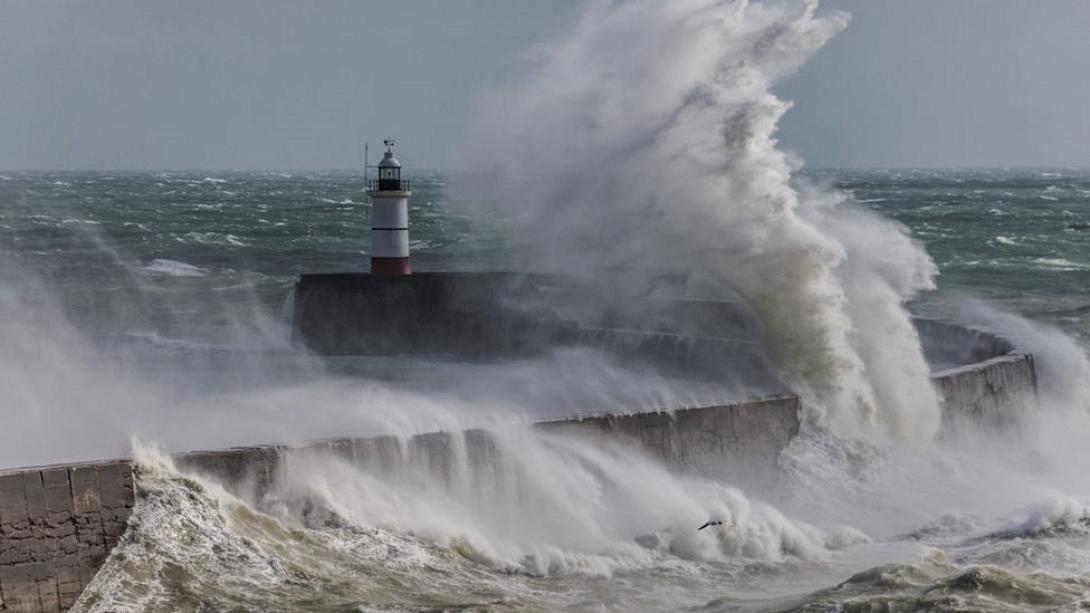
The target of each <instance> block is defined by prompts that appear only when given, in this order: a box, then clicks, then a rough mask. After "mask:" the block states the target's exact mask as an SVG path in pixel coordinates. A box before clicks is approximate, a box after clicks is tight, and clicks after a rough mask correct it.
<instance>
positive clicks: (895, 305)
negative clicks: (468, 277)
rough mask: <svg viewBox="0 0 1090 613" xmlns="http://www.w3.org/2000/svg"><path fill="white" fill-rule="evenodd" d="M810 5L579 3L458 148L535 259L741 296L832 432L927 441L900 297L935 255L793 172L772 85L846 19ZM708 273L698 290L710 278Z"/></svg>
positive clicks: (921, 369)
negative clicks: (486, 180) (484, 178)
mask: <svg viewBox="0 0 1090 613" xmlns="http://www.w3.org/2000/svg"><path fill="white" fill-rule="evenodd" d="M816 8H817V3H816V2H815V1H804V2H783V3H751V2H746V1H742V0H686V1H679V2H657V1H654V0H636V1H632V2H620V3H613V2H595V3H592V4H590V5H589V7H588V8H587V9H586V10H585V11H584V12H583V13H582V14H581V16H580V17H579V19H578V21H577V23H575V24H574V26H573V27H571V28H570V29H569V30H568V31H566V32H565V33H564V34H562V35H561V36H560V37H558V38H557V39H555V40H553V41H551V42H548V43H546V44H544V45H541V46H540V47H539V48H537V49H536V50H535V52H534V53H533V55H532V58H531V66H530V67H529V70H528V72H527V75H526V76H525V77H524V78H523V79H521V80H520V81H518V82H517V83H515V84H513V85H510V86H508V87H505V88H502V89H500V90H498V91H495V92H492V93H491V94H490V95H489V96H488V97H486V98H485V99H484V101H483V103H482V106H481V110H480V114H479V117H480V119H479V123H478V127H477V129H476V132H475V139H474V142H473V144H472V146H471V150H472V151H473V155H472V156H470V157H471V158H472V159H474V160H492V161H495V164H494V166H492V167H491V168H489V169H488V170H489V171H491V173H492V174H491V175H490V179H491V181H492V182H493V183H494V184H495V185H497V186H498V187H497V190H498V191H499V194H500V195H499V198H498V201H500V202H502V204H503V206H504V207H508V208H509V209H511V210H513V212H512V213H510V214H511V216H512V217H513V218H514V220H515V224H516V228H517V229H519V230H521V239H522V242H523V243H524V244H525V245H526V247H527V248H528V249H532V250H533V252H534V253H535V254H536V255H537V259H536V260H535V261H536V262H538V264H539V265H540V266H542V267H547V268H551V269H553V270H558V271H562V272H565V273H575V274H582V275H585V276H588V277H591V278H596V279H599V280H601V279H607V278H608V279H611V281H610V282H611V283H613V284H615V285H617V286H618V291H619V292H621V293H622V294H624V293H627V294H629V295H638V294H640V293H643V292H646V291H647V289H648V287H649V286H651V285H653V284H654V283H655V281H656V280H659V279H663V278H679V277H680V278H687V279H688V283H689V287H690V289H691V290H692V289H693V288H696V287H703V288H704V289H703V290H702V291H713V292H714V291H720V292H721V291H724V290H723V288H725V287H730V288H734V289H735V290H737V291H739V292H740V293H741V294H742V295H743V296H744V297H745V298H746V299H747V300H748V301H749V302H750V303H751V304H752V305H753V306H754V307H755V308H756V310H757V311H758V313H759V315H760V316H761V318H762V319H763V321H764V323H765V324H766V325H767V329H768V337H769V345H770V352H771V354H772V357H773V358H774V359H775V360H777V361H778V363H779V364H780V366H781V367H782V368H783V370H784V371H785V373H786V375H787V377H788V378H789V379H790V380H791V381H792V382H793V383H794V384H795V385H796V387H798V388H800V389H801V390H802V391H804V392H805V393H806V394H807V395H808V396H809V397H810V400H811V402H810V405H811V407H814V408H817V409H819V411H820V415H819V418H820V419H821V420H823V421H824V422H826V423H828V424H829V425H831V426H832V427H834V428H835V429H836V430H837V431H839V432H841V433H843V434H860V433H865V434H878V435H880V436H884V435H888V436H891V437H893V438H895V439H898V440H905V441H916V442H924V441H929V440H930V439H931V438H932V436H933V435H934V433H935V431H936V429H937V427H938V408H937V402H936V398H935V395H934V393H933V392H932V391H931V388H930V385H929V383H928V381H927V367H926V364H925V362H924V358H923V355H922V352H921V350H920V347H919V341H918V338H917V336H916V332H915V330H914V329H913V328H912V326H911V323H910V321H909V318H908V315H907V313H906V312H905V310H904V308H903V307H902V304H903V302H904V301H905V300H906V299H908V298H909V297H911V296H912V295H913V294H914V293H915V292H917V291H920V290H922V289H927V288H930V287H932V282H931V277H932V275H933V274H934V266H933V264H932V263H931V261H930V259H929V258H928V257H927V255H926V254H925V253H924V251H923V250H922V248H921V247H920V246H919V245H918V244H916V243H915V242H913V241H911V240H910V239H909V238H908V237H907V236H906V233H905V231H904V229H903V228H902V227H900V226H899V225H898V224H896V223H893V222H889V221H882V220H879V219H877V218H876V217H874V216H869V215H866V214H864V213H863V212H861V211H859V210H856V209H855V208H854V207H853V206H852V205H851V203H849V202H847V201H846V200H845V198H844V197H843V196H840V195H829V194H822V193H818V192H816V191H815V190H812V189H811V190H808V191H806V192H802V193H800V192H799V191H798V190H796V189H795V188H794V187H793V186H792V174H793V172H794V171H796V170H797V169H798V167H799V163H798V161H797V160H796V159H794V158H793V157H792V156H791V155H789V154H787V153H785V152H784V151H782V150H781V149H779V148H778V146H777V142H776V138H775V132H776V125H777V122H778V120H779V119H780V117H781V116H782V115H783V113H784V112H786V111H787V109H788V108H789V105H788V103H786V102H784V101H782V100H780V99H778V98H777V97H776V96H775V95H774V94H773V93H772V92H771V90H770V88H771V86H772V85H773V84H774V83H775V82H776V81H777V80H779V79H781V78H783V77H785V76H787V75H789V74H790V73H792V72H793V71H794V70H796V69H797V68H798V67H799V66H800V65H801V64H802V63H803V62H805V60H806V59H808V58H809V57H810V56H811V55H812V54H813V53H814V52H816V51H817V50H818V49H819V48H820V47H821V46H822V45H823V44H824V43H825V42H826V41H827V40H829V39H830V38H831V37H832V36H834V35H835V34H836V33H837V32H839V31H840V30H841V29H842V28H843V27H844V26H845V24H846V23H847V17H846V16H845V15H844V14H841V13H836V12H833V13H829V14H826V15H824V16H819V15H817V14H816ZM708 288H711V289H710V290H709V289H708Z"/></svg>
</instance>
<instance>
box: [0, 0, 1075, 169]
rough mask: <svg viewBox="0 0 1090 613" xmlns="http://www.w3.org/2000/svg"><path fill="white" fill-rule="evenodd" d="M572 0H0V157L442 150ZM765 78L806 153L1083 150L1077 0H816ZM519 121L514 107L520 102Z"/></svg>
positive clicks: (220, 158)
mask: <svg viewBox="0 0 1090 613" xmlns="http://www.w3.org/2000/svg"><path fill="white" fill-rule="evenodd" d="M578 5H579V3H578V2H576V1H574V0H549V1H543V0H464V1H460V0H433V1H427V2H425V1H406V0H400V1H397V2H392V1H383V2H378V1H375V2H370V1H360V2H356V1H349V0H345V1H331V0H324V1H322V2H301V1H299V2H297V1H294V0H293V1H290V2H289V1H286V0H250V1H245V2H243V1H223V2H221V1H212V0H169V1H167V0H161V1H160V0H131V1H120V0H102V1H99V2H84V1H73V2H56V1H53V0H0V169H28V168H29V169H53V168H163V169H166V168H202V169H203V168H209V169H210V168H345V167H352V166H356V165H359V164H360V163H361V162H362V143H363V141H364V140H370V141H371V142H372V143H373V144H376V143H378V141H380V140H381V139H382V138H383V137H384V136H387V135H393V136H396V137H397V138H398V139H399V140H400V142H401V143H402V146H401V156H402V157H403V158H405V161H406V162H409V161H410V160H411V164H412V165H413V166H417V167H423V166H428V167H443V166H445V165H447V164H449V163H450V162H451V156H452V155H454V154H455V151H456V150H457V143H458V139H459V135H460V133H461V132H462V131H463V130H464V129H465V126H466V124H467V122H468V121H469V119H470V117H471V115H472V113H473V109H474V101H475V97H476V95H477V94H478V92H480V91H481V89H482V88H485V87H488V86H490V85H494V84H498V83H502V82H503V81H504V80H505V79H507V78H509V77H510V76H511V75H513V74H517V71H518V70H519V69H520V66H521V64H520V60H519V54H520V53H521V51H522V50H523V49H524V48H525V47H526V46H527V45H528V44H530V43H531V42H533V41H535V40H540V39H542V38H543V37H547V36H548V35H549V34H550V33H551V32H554V31H556V30H557V29H559V28H563V27H565V25H566V24H567V23H569V22H570V20H571V19H572V16H573V14H574V13H575V11H576V9H577V7H578ZM822 7H823V8H824V9H826V10H827V9H831V8H839V9H844V10H847V11H848V12H850V13H852V15H853V19H852V23H851V25H850V26H849V27H848V29H847V30H846V31H845V32H844V33H843V34H842V35H841V36H840V37H839V38H838V39H836V40H834V41H833V42H832V43H831V44H830V45H829V46H828V47H827V48H826V49H824V50H823V51H822V52H821V53H820V54H819V55H818V57H816V58H815V59H814V61H813V62H811V63H810V64H809V65H807V66H806V67H805V68H803V70H802V71H801V72H800V73H799V74H797V75H795V76H794V77H792V78H791V80H789V81H788V82H785V83H784V84H782V85H781V86H780V87H779V90H778V91H779V92H780V93H781V94H782V95H783V96H784V97H786V98H788V99H790V100H792V101H794V103H795V107H794V108H793V109H792V110H791V111H790V112H789V113H788V115H787V117H786V118H785V119H784V122H783V130H782V139H781V140H782V142H783V143H784V145H785V146H786V147H788V148H791V149H793V150H795V151H797V152H799V153H800V154H801V155H802V156H803V157H805V158H806V160H807V162H808V164H809V165H811V166H1010V165H1034V166H1082V167H1090V0H824V1H823V2H822ZM528 120H532V118H528Z"/></svg>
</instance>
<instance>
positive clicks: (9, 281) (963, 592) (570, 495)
mask: <svg viewBox="0 0 1090 613" xmlns="http://www.w3.org/2000/svg"><path fill="white" fill-rule="evenodd" d="M410 178H411V180H412V184H413V189H414V191H413V197H412V200H411V206H410V216H411V238H410V240H411V248H412V252H413V258H414V260H413V262H414V267H415V268H416V269H417V270H429V269H430V270H452V269H457V270H496V269H512V268H519V267H523V266H526V265H527V263H526V262H524V261H521V260H520V259H519V258H518V256H517V253H518V246H517V245H515V244H513V242H512V239H511V238H510V236H509V234H508V233H507V232H506V225H505V220H503V219H502V218H498V219H493V220H491V221H490V222H489V223H483V222H482V221H481V220H480V219H477V218H475V217H473V216H472V215H470V214H469V213H467V212H466V211H467V210H468V209H467V207H465V206H464V205H465V204H467V203H465V202H464V201H461V200H460V199H459V198H460V197H459V196H458V195H457V194H458V193H459V192H460V191H461V190H455V189H450V187H451V184H452V183H454V182H456V180H455V179H453V178H450V177H447V176H446V175H444V173H442V172H418V173H414V174H413V175H412V176H411V177H410ZM800 180H802V181H807V182H813V183H818V184H822V185H831V186H834V187H836V188H838V189H840V190H843V191H844V192H846V193H848V194H850V195H851V197H852V198H853V199H854V200H855V201H856V202H857V203H858V204H859V205H860V206H864V207H867V208H870V209H872V210H873V211H876V212H878V213H880V214H881V215H884V216H886V217H889V218H892V219H894V220H896V221H898V222H900V223H902V224H904V225H905V226H906V227H907V230H908V232H909V233H910V234H911V235H912V236H913V237H914V238H915V239H917V240H918V241H919V242H921V243H922V244H924V245H925V246H926V249H927V251H928V253H929V254H930V255H931V257H932V258H933V259H934V261H935V263H936V265H937V267H938V270H939V274H938V276H937V284H938V288H937V289H936V290H935V291H934V292H930V293H926V294H924V295H922V296H920V297H919V298H918V299H917V302H916V303H915V304H914V305H913V308H914V309H916V310H919V311H923V312H934V313H936V314H940V315H944V316H951V317H957V316H958V314H959V313H963V312H964V311H965V310H966V309H969V310H973V311H974V312H976V311H978V310H979V309H981V308H984V309H987V310H988V311H989V312H993V311H997V312H1005V313H1013V314H1016V315H1020V316H1022V317H1024V318H1026V319H1029V320H1032V321H1035V322H1040V323H1042V324H1045V325H1046V327H1045V328H1041V329H1040V330H1041V332H1040V335H1039V336H1040V337H1041V338H1044V339H1046V340H1047V339H1051V338H1053V337H1055V338H1064V335H1066V338H1067V339H1074V341H1075V342H1074V343H1071V342H1070V341H1069V340H1064V341H1063V342H1060V341H1056V343H1054V344H1060V345H1063V348H1062V349H1058V350H1057V351H1058V352H1059V353H1058V355H1059V357H1056V358H1053V360H1052V362H1053V363H1058V362H1063V361H1064V359H1065V358H1064V356H1065V355H1077V354H1078V350H1079V349H1081V348H1083V347H1085V344H1086V343H1087V342H1088V341H1090V171H1084V170H1072V169H981V170H926V169H878V170H808V171H804V172H803V173H802V175H801V178H800ZM368 223H369V218H368V206H367V205H366V198H365V196H364V194H363V192H362V177H361V176H360V173H358V172H347V171H344V172H311V171H298V172H297V171H286V172H220V171H203V172H14V171H4V172H0V315H2V316H3V317H4V318H5V319H6V321H5V322H0V335H2V336H0V368H3V369H4V370H5V372H6V373H7V375H5V376H3V377H2V378H0V381H3V382H4V389H3V390H2V391H0V395H2V397H3V404H2V405H0V415H3V416H4V419H5V424H6V426H5V427H7V428H9V432H8V435H6V436H5V437H4V438H3V441H4V445H3V446H4V448H3V449H0V465H2V466H3V467H7V466H17V465H26V464H31V463H48V462H53V461H62V460H75V459H91V458H94V457H104V456H108V455H115V454H121V453H130V452H131V447H130V446H129V445H130V443H129V440H130V438H129V437H130V435H131V434H136V435H138V436H140V437H141V438H142V440H144V441H146V442H145V443H140V444H139V445H138V449H137V452H138V455H139V456H140V458H141V461H142V462H143V466H144V468H143V472H142V476H141V482H140V485H139V487H140V488H141V492H142V498H141V501H140V506H139V508H138V510H137V512H136V514H135V518H134V521H133V524H132V526H131V527H130V531H129V534H128V535H127V536H126V538H125V539H124V541H123V543H122V545H121V546H120V547H119V548H118V550H117V551H115V552H114V554H112V556H111V558H110V560H109V561H108V562H107V565H106V568H105V569H104V570H103V572H102V573H100V575H99V578H98V580H96V583H95V584H94V585H93V586H92V588H91V589H90V590H89V591H88V593H87V594H86V595H85V597H84V599H83V600H81V601H80V603H78V605H77V609H78V610H85V611H92V610H94V611H117V610H147V611H181V610H184V611H274V610H283V611H288V610H313V611H365V610H367V611H369V610H413V611H423V610H451V609H457V610H497V611H501V610H558V609H568V610H585V611H629V610H689V611H728V610H770V609H785V610H793V609H803V610H811V611H826V610H845V611H902V610H904V611H909V610H951V611H993V610H1009V611H1022V610H1085V609H1086V608H1087V607H1090V486H1088V485H1087V482H1086V480H1085V475H1086V474H1088V473H1087V472H1086V469H1087V468H1090V446H1087V445H1086V443H1087V442H1088V440H1090V436H1087V435H1090V430H1082V429H1080V428H1082V427H1083V426H1086V425H1087V424H1090V420H1084V419H1083V416H1079V415H1074V416H1073V415H1069V414H1065V415H1063V416H1062V417H1057V418H1056V419H1052V418H1048V419H1045V420H1044V421H1043V422H1042V424H1040V427H1039V428H1038V429H1036V430H1035V431H1034V432H1030V433H1026V434H1025V437H1026V438H1025V440H1021V441H1017V442H1011V441H1009V440H1006V439H1004V440H995V441H981V442H979V444H978V446H976V447H973V448H972V449H944V450H930V451H927V452H920V453H917V454H912V453H908V452H903V451H902V452H891V451H888V450H884V449H879V448H872V447H867V446H865V445H862V444H858V443H851V444H849V443H846V442H836V441H830V440H826V439H822V438H821V437H820V436H818V435H817V434H815V435H813V436H811V437H809V438H808V439H807V441H806V442H804V443H803V444H801V445H800V446H799V447H798V448H796V449H793V450H791V451H790V453H793V454H795V457H794V460H795V463H796V464H798V463H810V464H809V465H810V467H811V468H813V470H812V471H811V472H807V471H803V472H802V474H803V475H804V476H805V477H806V478H807V479H809V481H808V482H807V483H803V484H798V485H799V487H798V488H797V489H796V490H794V493H791V492H790V491H789V492H788V493H786V494H781V495H780V496H779V497H778V498H777V499H768V500H766V499H762V497H761V496H760V495H759V494H758V495H754V494H752V493H747V492H745V491H742V490H737V489H734V488H733V487H731V486H730V484H722V483H705V482H698V481H694V480H692V479H688V478H682V477H677V476H673V475H670V474H668V473H666V472H665V471H664V470H662V469H660V468H658V467H656V466H654V465H651V464H649V463H647V462H645V461H643V460H641V459H640V458H637V457H635V456H630V455H626V454H625V453H624V452H621V451H610V452H608V453H607V452H605V451H602V450H597V449H590V448H586V447H584V446H579V445H575V444H570V445H569V444H566V443H562V442H557V441H540V440H536V439H535V440H531V439H533V437H532V436H530V435H528V434H526V433H525V432H522V431H521V430H520V429H519V428H517V427H515V426H512V425H511V424H506V423H505V424H502V427H501V428H500V429H501V430H502V431H503V432H504V434H503V435H502V436H501V437H500V438H501V439H502V441H504V442H503V443H502V444H501V445H500V453H505V454H508V462H507V464H508V465H509V466H510V467H511V474H510V475H509V476H510V479H511V480H512V483H514V482H515V481H517V482H518V484H517V485H513V484H512V485H510V488H508V489H505V488H503V487H498V488H497V489H496V490H494V491H492V492H490V493H489V494H488V495H487V496H484V495H482V494H481V493H480V492H469V491H448V490H446V489H444V488H442V487H440V486H438V485H435V484H431V485H429V486H428V487H416V486H413V487H408V486H407V485H406V483H400V482H398V480H397V479H391V478H388V476H384V475H376V474H364V473H358V472H352V469H351V468H350V467H346V466H343V465H337V464H334V463H322V462H320V461H317V460H316V461H315V464H314V465H313V466H309V467H305V470H301V472H300V474H299V476H298V483H296V484H294V489H292V490H290V491H285V492H283V493H282V494H281V497H280V498H279V499H276V500H270V501H264V502H263V503H262V504H260V505H255V504H251V503H249V502H247V501H243V500H239V499H236V498H234V497H233V496H231V495H230V494H228V493H226V492H224V491H222V489H220V488H218V487H216V486H215V484H212V483H209V482H205V481H202V480H200V479H197V478H192V477H189V476H183V475H180V474H178V473H177V472H176V471H175V470H174V469H173V468H172V467H171V466H170V464H169V461H167V460H166V459H165V457H164V456H163V454H162V453H161V452H160V451H158V450H156V449H155V448H154V444H155V443H158V442H164V441H166V442H167V444H168V446H170V447H171V450H180V449H183V448H187V447H195V446H204V447H214V446H222V445H226V444H238V443H245V442H253V443H259V442H276V441H278V440H289V439H291V438H293V437H297V436H298V437H301V438H307V437H316V436H320V435H322V434H323V433H324V434H325V435H336V434H343V431H341V430H339V429H341V428H344V427H345V424H354V423H357V421H353V420H359V422H358V423H366V424H368V425H369V426H374V427H381V426H384V425H385V426H391V425H392V426H393V427H395V428H401V429H402V430H403V431H411V430H412V429H413V428H414V427H416V426H417V425H418V424H419V423H420V422H418V421H414V419H415V417H414V418H413V419H409V418H403V414H410V415H413V416H420V415H424V416H427V417H428V418H429V419H431V418H434V419H438V420H440V421H441V420H442V419H444V417H442V415H441V414H442V413H443V411H445V410H447V407H442V406H436V405H437V404H441V403H439V401H436V400H435V399H434V398H430V399H428V398H422V397H417V396H413V395H406V393H405V392H404V390H398V391H392V390H388V389H385V388H383V389H379V390H377V391H376V390H375V389H372V388H370V387H368V386H367V384H366V382H362V381H360V380H358V378H354V377H353V376H352V375H351V374H350V373H349V374H346V372H347V371H346V370H345V369H343V368H342V369H340V370H338V371H337V374H336V376H335V377H333V376H330V377H325V376H324V374H325V373H326V372H327V371H326V369H327V367H328V364H323V363H322V362H321V361H320V360H318V359H317V358H314V357H313V356H306V355H299V354H298V353H297V350H296V349H295V348H293V345H292V344H291V342H290V335H288V334H287V333H286V332H285V326H284V321H285V318H286V316H287V311H288V309H289V296H290V291H291V288H292V285H293V283H294V281H295V278H296V277H297V276H298V275H299V274H300V273H303V272H317V271H345V270H362V269H365V267H366V265H367V246H368V238H367V235H368V230H367V228H368ZM966 305H969V306H966ZM980 305H985V306H984V307H981V306H980ZM999 320H1000V319H996V318H994V317H993V318H992V319H991V321H993V322H994V321H999ZM1032 330H1037V328H1032ZM1056 330H1059V331H1062V333H1063V335H1061V334H1059V333H1058V332H1056ZM1023 334H1025V332H1024V331H1023ZM1042 342H1044V341H1042ZM1064 343H1067V344H1064ZM1064 351H1067V352H1068V353H1067V354H1065V353H1063V352H1064ZM1071 351H1075V354H1071V353H1070V352H1071ZM1046 361H1047V360H1046ZM28 365H33V367H31V366H28ZM1086 383H1090V382H1086V381H1074V380H1072V381H1070V382H1069V384H1070V385H1071V386H1072V387H1073V388H1074V387H1080V388H1081V386H1082V385H1085V384H1086ZM532 384H533V382H532V381H527V382H526V385H527V386H528V387H529V386H532ZM452 402H456V403H457V404H459V408H458V411H460V412H461V413H459V414H460V415H465V414H467V413H472V412H474V411H478V410H479V411H480V412H482V413H487V411H488V410H489V409H487V408H485V407H481V406H477V405H475V403H474V399H473V398H472V397H468V398H467V397H459V398H458V399H457V400H456V401H453V400H452ZM62 405H63V406H62ZM1042 410H1044V411H1047V410H1048V407H1044V408H1043V409H1042ZM360 414H363V417H360V416H359V415H360ZM437 415H438V417H436V416H437ZM141 416H143V418H146V421H141V419H142V417H141ZM149 416H150V417H149ZM421 419H423V418H421ZM456 421H457V420H456ZM134 422H135V423H140V424H141V426H140V427H139V428H137V430H138V431H137V432H130V431H128V430H127V429H126V428H127V424H132V423H134ZM13 423H18V424H20V425H19V426H17V428H19V429H20V430H19V431H18V432H16V431H14V430H11V428H12V427H13V426H12V425H11V424H13ZM458 423H460V422H458ZM376 424H377V425H376ZM516 426H517V424H516ZM1084 432H1085V433H1086V434H1084ZM247 436H253V437H255V439H256V440H252V441H250V440H239V439H240V438H243V439H244V438H245V437H247ZM149 445H150V446H149ZM902 454H907V455H902ZM501 481H502V479H501ZM815 484H817V485H815ZM417 485H419V484H417ZM255 507H256V508H255ZM708 514H714V515H715V516H717V517H725V518H727V521H726V524H727V525H726V527H725V528H723V529H721V530H719V531H718V532H715V531H710V530H709V531H706V532H702V533H699V534H697V533H696V531H694V530H692V529H691V525H692V522H693V521H695V520H694V518H703V517H706V516H707V515H708Z"/></svg>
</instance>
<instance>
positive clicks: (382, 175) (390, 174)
mask: <svg viewBox="0 0 1090 613" xmlns="http://www.w3.org/2000/svg"><path fill="white" fill-rule="evenodd" d="M400 170H401V169H400V168H382V167H380V168H379V169H378V178H379V180H382V181H386V180H394V181H396V180H397V179H399V178H400V177H399V176H398V175H399V174H401V173H400Z"/></svg>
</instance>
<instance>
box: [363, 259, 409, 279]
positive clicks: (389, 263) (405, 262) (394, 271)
mask: <svg viewBox="0 0 1090 613" xmlns="http://www.w3.org/2000/svg"><path fill="white" fill-rule="evenodd" d="M412 272H413V271H412V266H410V265H409V258H371V274H373V275H381V276H404V275H411V274H412Z"/></svg>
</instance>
